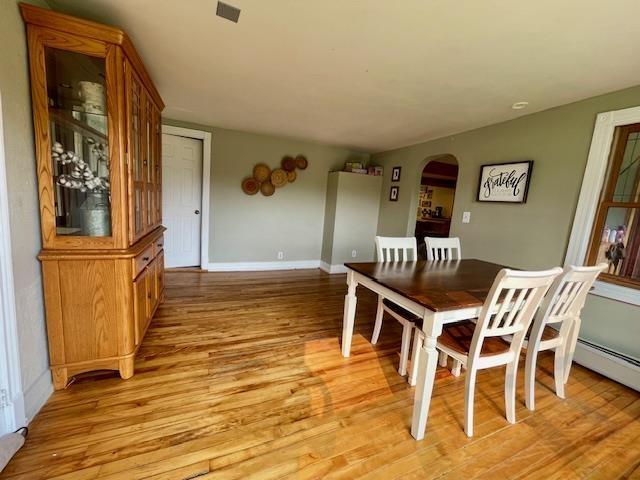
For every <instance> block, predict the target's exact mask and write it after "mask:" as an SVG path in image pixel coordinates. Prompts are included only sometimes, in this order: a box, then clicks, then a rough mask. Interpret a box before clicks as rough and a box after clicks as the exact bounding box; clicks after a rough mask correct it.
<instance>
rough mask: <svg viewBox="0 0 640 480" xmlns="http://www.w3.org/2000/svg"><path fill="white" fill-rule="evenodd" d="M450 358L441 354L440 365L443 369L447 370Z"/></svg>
mask: <svg viewBox="0 0 640 480" xmlns="http://www.w3.org/2000/svg"><path fill="white" fill-rule="evenodd" d="M448 358H449V356H448V355H447V354H446V353H444V352H440V356H439V357H438V365H440V366H441V367H444V368H447V359H448Z"/></svg>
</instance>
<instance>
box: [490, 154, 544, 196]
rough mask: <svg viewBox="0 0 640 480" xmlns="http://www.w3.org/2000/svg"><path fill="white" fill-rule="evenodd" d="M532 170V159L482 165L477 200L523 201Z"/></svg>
mask: <svg viewBox="0 0 640 480" xmlns="http://www.w3.org/2000/svg"><path fill="white" fill-rule="evenodd" d="M532 170H533V160H527V161H523V162H511V163H495V164H488V165H482V166H481V167H480V178H479V180H478V201H479V202H501V203H525V202H526V201H527V193H529V182H530V181H531V171H532Z"/></svg>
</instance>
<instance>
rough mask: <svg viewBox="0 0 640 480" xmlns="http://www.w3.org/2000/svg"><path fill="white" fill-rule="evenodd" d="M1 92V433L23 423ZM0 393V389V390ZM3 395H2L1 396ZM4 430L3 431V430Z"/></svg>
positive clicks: (23, 407) (0, 95)
mask: <svg viewBox="0 0 640 480" xmlns="http://www.w3.org/2000/svg"><path fill="white" fill-rule="evenodd" d="M4 152H5V150H4V129H3V123H2V94H1V93H0V390H4V392H6V393H5V394H4V396H3V395H0V405H3V404H4V408H3V407H1V406H0V436H1V435H2V434H4V433H7V432H11V431H14V430H16V429H18V428H20V427H22V426H24V425H26V423H27V421H26V415H25V403H24V393H23V392H22V374H21V372H20V352H19V350H18V345H19V338H18V319H17V315H16V297H15V286H14V281H13V259H12V256H11V230H10V226H9V220H10V216H9V195H8V191H7V170H6V163H5V162H6V157H5V153H4ZM0 393H2V392H0ZM3 397H4V398H3ZM5 429H6V430H7V432H4V431H2V430H5Z"/></svg>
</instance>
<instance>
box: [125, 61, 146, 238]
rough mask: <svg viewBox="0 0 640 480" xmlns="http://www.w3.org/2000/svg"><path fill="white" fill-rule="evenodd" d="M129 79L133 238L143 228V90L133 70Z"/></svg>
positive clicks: (140, 233)
mask: <svg viewBox="0 0 640 480" xmlns="http://www.w3.org/2000/svg"><path fill="white" fill-rule="evenodd" d="M127 79H128V81H129V85H128V89H129V102H130V105H129V112H128V115H129V122H130V126H129V135H130V138H129V161H130V163H131V165H130V174H131V183H130V186H131V194H132V198H131V202H132V208H131V211H130V214H131V217H132V222H131V227H132V231H133V240H136V239H138V238H140V237H141V236H142V235H143V234H144V230H145V226H146V223H145V189H144V187H145V185H144V178H145V171H144V170H145V165H144V151H143V149H144V145H143V130H144V124H143V120H142V117H143V108H144V107H143V105H144V103H143V102H144V100H143V90H142V85H141V83H140V81H139V80H138V79H137V77H136V76H135V74H134V73H133V71H131V70H130V71H129V75H128V77H127Z"/></svg>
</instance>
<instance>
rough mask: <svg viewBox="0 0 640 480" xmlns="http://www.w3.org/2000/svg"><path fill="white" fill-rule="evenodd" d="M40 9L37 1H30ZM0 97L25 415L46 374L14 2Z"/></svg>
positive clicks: (46, 387) (36, 215)
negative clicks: (0, 98) (0, 97)
mask: <svg viewBox="0 0 640 480" xmlns="http://www.w3.org/2000/svg"><path fill="white" fill-rule="evenodd" d="M28 3H34V4H36V5H38V6H41V7H46V6H47V5H46V3H45V2H43V1H40V2H38V1H32V2H28ZM0 45H1V47H0V96H2V119H3V123H4V132H3V137H4V146H5V158H6V170H7V183H8V185H7V190H8V194H9V211H10V215H11V218H10V225H9V227H10V229H11V245H12V252H11V254H12V260H13V277H14V287H15V295H16V313H17V317H18V318H17V320H18V336H19V342H20V344H19V350H20V367H21V377H22V389H23V393H24V397H25V408H26V414H27V417H29V418H32V417H33V415H35V413H36V412H37V411H38V410H39V409H40V407H41V406H42V405H43V404H44V402H45V401H46V400H47V398H48V397H49V395H50V394H51V392H52V390H53V387H52V383H51V375H50V373H49V358H48V353H47V334H46V329H45V320H44V307H43V297H42V278H41V275H40V262H38V259H37V258H36V255H38V252H39V251H40V246H41V244H40V209H39V206H38V186H37V185H38V181H37V177H36V158H35V147H34V143H33V122H32V115H31V94H30V90H29V75H28V71H29V64H28V60H27V37H26V33H25V28H24V24H23V22H22V18H21V16H20V11H19V10H18V3H17V2H16V1H14V0H2V1H0Z"/></svg>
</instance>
